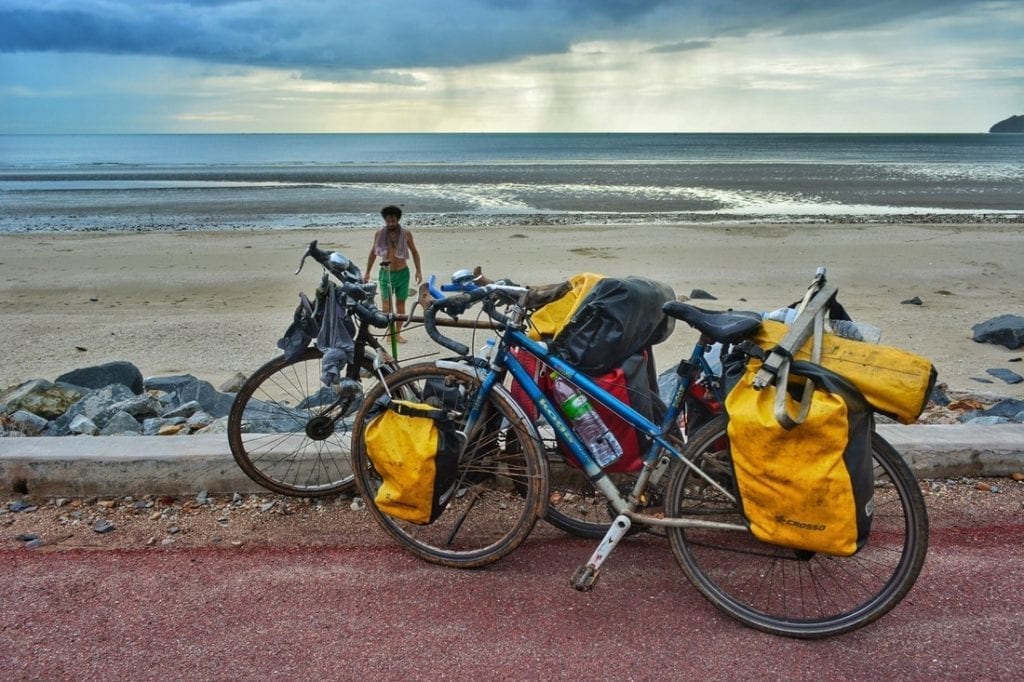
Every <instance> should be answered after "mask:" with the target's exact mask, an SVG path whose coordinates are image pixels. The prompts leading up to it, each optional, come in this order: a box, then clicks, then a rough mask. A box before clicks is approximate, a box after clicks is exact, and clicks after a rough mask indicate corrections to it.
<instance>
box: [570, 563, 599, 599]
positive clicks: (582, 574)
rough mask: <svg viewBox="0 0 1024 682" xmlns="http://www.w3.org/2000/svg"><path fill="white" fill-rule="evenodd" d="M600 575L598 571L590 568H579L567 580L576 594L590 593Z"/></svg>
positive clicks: (587, 566)
mask: <svg viewBox="0 0 1024 682" xmlns="http://www.w3.org/2000/svg"><path fill="white" fill-rule="evenodd" d="M600 574H601V572H600V571H599V570H597V569H596V568H594V567H593V566H590V565H589V564H588V565H586V566H580V567H579V568H577V569H576V572H575V573H573V575H572V578H571V579H570V580H569V584H570V585H572V586H573V587H574V588H575V589H576V591H577V592H590V590H592V589H593V588H594V583H596V582H597V578H598V576H599V575H600Z"/></svg>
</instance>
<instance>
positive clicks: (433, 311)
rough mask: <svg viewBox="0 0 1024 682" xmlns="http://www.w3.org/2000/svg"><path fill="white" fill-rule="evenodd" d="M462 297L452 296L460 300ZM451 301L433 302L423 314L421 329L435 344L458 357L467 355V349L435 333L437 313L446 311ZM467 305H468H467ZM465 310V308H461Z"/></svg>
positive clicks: (439, 333)
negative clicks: (425, 331) (424, 330)
mask: <svg viewBox="0 0 1024 682" xmlns="http://www.w3.org/2000/svg"><path fill="white" fill-rule="evenodd" d="M462 296H463V295H460V296H454V297H452V298H461V297H462ZM451 301H452V299H448V298H445V299H441V300H439V301H434V302H433V303H431V304H430V306H429V307H428V308H427V309H426V310H425V311H424V312H423V328H424V329H426V330H427V336H429V337H430V338H431V339H433V340H434V342H435V343H437V344H439V345H441V346H444V347H445V348H447V349H448V350H450V351H453V352H454V353H456V354H458V355H469V347H468V346H465V345H463V344H461V343H459V342H458V341H456V340H455V339H450V338H448V337H447V336H445V335H444V334H442V333H441V332H439V331H437V321H436V319H435V318H436V317H437V313H438V312H440V311H441V310H447V309H448V305H447V304H449V303H451ZM467 304H468V303H467ZM462 310H465V307H463V308H462Z"/></svg>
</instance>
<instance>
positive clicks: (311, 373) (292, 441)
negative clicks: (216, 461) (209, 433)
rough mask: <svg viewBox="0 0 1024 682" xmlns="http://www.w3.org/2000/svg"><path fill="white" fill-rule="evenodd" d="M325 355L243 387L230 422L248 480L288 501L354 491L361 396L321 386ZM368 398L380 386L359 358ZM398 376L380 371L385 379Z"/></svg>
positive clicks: (263, 370) (303, 358)
mask: <svg viewBox="0 0 1024 682" xmlns="http://www.w3.org/2000/svg"><path fill="white" fill-rule="evenodd" d="M322 358H323V353H321V352H320V351H319V350H317V349H316V348H315V347H311V348H307V349H306V350H305V351H304V352H303V353H302V355H300V356H298V357H297V358H294V359H288V358H286V357H285V356H283V355H282V356H279V357H277V358H274V359H273V360H271V361H270V362H268V363H266V364H265V365H263V366H262V367H260V368H259V369H258V370H256V371H255V372H253V374H252V376H250V377H249V379H248V380H247V381H246V382H245V384H243V386H242V388H241V389H240V390H239V391H238V394H237V395H236V396H235V401H234V403H233V404H232V406H231V412H230V413H229V415H228V444H229V445H230V447H231V454H232V456H233V457H234V458H235V462H237V463H238V466H239V467H240V468H241V469H242V471H244V472H245V473H246V475H247V476H249V478H251V479H252V480H253V481H255V482H256V483H258V484H259V485H261V486H263V487H264V488H266V489H267V490H271V491H273V492H276V493H281V494H282V495H293V496H297V497H318V496H323V495H331V494H336V493H341V492H346V491H349V490H351V489H352V488H354V486H355V478H354V477H353V475H352V467H351V461H350V454H351V447H350V439H351V422H352V417H353V415H354V414H355V413H356V410H358V408H359V406H360V405H361V404H362V396H361V395H355V396H352V397H350V398H339V397H338V396H337V395H335V394H334V392H333V391H332V390H331V389H330V388H328V387H326V386H324V385H323V384H322V383H321V381H320V370H321V366H320V365H321V359H322ZM359 362H360V375H361V376H362V377H363V379H362V381H363V385H364V391H365V390H366V388H367V387H368V385H369V384H371V383H373V382H374V381H375V379H376V376H375V374H374V370H373V359H372V358H370V357H363V358H360V360H359ZM391 371H393V369H392V367H391V366H388V365H385V366H384V367H382V368H381V372H382V373H383V374H385V375H386V374H388V373H390V372H391Z"/></svg>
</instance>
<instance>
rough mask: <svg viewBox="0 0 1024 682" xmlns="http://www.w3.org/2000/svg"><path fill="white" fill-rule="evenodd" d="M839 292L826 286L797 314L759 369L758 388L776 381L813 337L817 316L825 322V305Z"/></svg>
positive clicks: (755, 382) (756, 381)
mask: <svg viewBox="0 0 1024 682" xmlns="http://www.w3.org/2000/svg"><path fill="white" fill-rule="evenodd" d="M838 292H839V290H838V289H836V288H835V287H832V286H825V287H822V288H821V290H820V291H818V293H816V294H814V296H813V297H811V300H810V301H808V302H807V304H806V305H805V306H804V308H803V310H801V311H800V314H799V315H797V318H796V319H795V320H793V324H791V325H790V327H789V332H787V333H786V335H785V336H784V337H782V340H781V341H779V344H778V346H777V347H775V348H774V349H772V351H771V353H769V354H768V357H767V358H766V359H765V361H764V364H763V365H762V366H761V369H760V370H758V372H757V375H756V376H755V377H754V388H755V389H756V390H761V389H762V388H764V387H765V386H769V385H771V384H772V383H774V381H775V378H776V377H777V376H778V374H779V369H780V368H781V367H782V366H783V365H784V364H786V363H788V362H789V360H790V359H791V358H792V357H793V354H794V353H796V352H797V351H798V350H800V349H801V348H802V347H803V345H804V344H805V343H807V339H809V338H810V337H811V334H813V333H814V328H815V318H821V319H820V320H819V324H823V321H824V317H823V315H824V310H825V307H826V306H827V305H828V302H829V301H830V300H831V299H833V298H835V296H836V294H837V293H838Z"/></svg>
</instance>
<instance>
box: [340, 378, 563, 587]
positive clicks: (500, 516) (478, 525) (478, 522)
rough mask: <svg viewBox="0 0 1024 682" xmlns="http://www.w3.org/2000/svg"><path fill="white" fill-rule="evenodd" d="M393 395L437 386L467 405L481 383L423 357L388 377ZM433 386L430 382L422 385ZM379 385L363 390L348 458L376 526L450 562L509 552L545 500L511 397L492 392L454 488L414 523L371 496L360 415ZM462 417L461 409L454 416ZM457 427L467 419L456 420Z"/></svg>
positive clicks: (425, 394) (467, 564)
mask: <svg viewBox="0 0 1024 682" xmlns="http://www.w3.org/2000/svg"><path fill="white" fill-rule="evenodd" d="M386 382H387V386H388V390H390V392H391V395H392V396H394V397H396V398H402V399H405V400H414V401H417V402H427V403H432V401H434V400H435V399H434V398H431V397H429V396H431V395H436V394H437V389H438V387H444V389H443V392H444V395H445V396H446V398H445V400H446V402H447V400H448V397H450V396H452V395H457V396H458V401H459V404H460V405H464V406H468V405H469V403H470V402H471V401H472V399H473V397H474V396H475V394H476V391H477V390H478V389H479V386H480V383H479V381H478V380H477V379H475V378H474V377H472V376H469V375H466V374H462V373H460V372H453V371H450V370H445V369H442V368H438V367H436V366H435V365H433V364H431V363H428V364H422V365H414V366H411V367H405V368H403V369H400V370H398V371H396V372H395V373H394V374H392V375H391V376H389V377H388V378H387V380H386ZM428 386H432V388H428ZM384 391H385V387H384V385H383V384H378V385H377V386H375V387H374V388H373V389H371V390H370V391H369V393H368V394H367V396H366V402H365V403H364V406H363V408H362V409H360V411H359V414H358V415H357V416H356V420H355V424H354V427H353V429H354V430H353V438H352V466H353V469H354V471H355V474H356V485H357V486H358V488H359V491H360V493H361V494H362V496H363V499H364V500H365V502H366V506H367V509H369V510H370V513H371V514H372V515H373V517H374V518H375V519H376V521H377V522H378V523H379V524H380V526H381V527H382V528H383V529H384V530H385V531H386V532H387V533H388V534H389V535H391V536H392V537H393V538H394V539H395V540H397V541H398V543H399V544H401V545H402V546H403V547H405V548H406V549H408V550H409V551H411V552H412V553H413V554H415V555H417V556H419V557H420V558H422V559H425V560H427V561H430V562H432V563H436V564H441V565H443V566H451V567H455V568H475V567H478V566H483V565H486V564H489V563H492V562H494V561H497V560H498V559H500V558H502V557H503V556H505V555H507V554H508V553H509V552H511V551H512V550H514V549H515V548H516V547H518V546H519V544H520V543H521V542H522V541H523V540H525V539H526V537H527V535H529V533H530V531H531V530H532V529H533V526H534V525H535V524H536V522H537V519H538V517H539V516H540V514H541V512H542V510H543V506H544V495H545V493H546V490H547V480H546V473H547V467H546V465H545V464H546V463H545V462H544V460H543V459H542V454H541V453H540V448H539V446H538V444H537V442H536V441H535V440H534V439H533V438H532V437H531V434H530V431H529V429H528V427H527V425H526V424H525V423H524V422H523V421H522V420H521V419H520V418H519V416H518V413H517V412H516V410H515V409H514V407H513V405H512V403H511V402H509V401H508V400H506V399H505V398H504V397H503V396H502V395H500V394H498V393H497V392H491V394H490V395H489V396H488V398H487V402H486V404H485V406H484V414H483V415H482V416H481V419H480V420H479V423H478V424H477V425H476V426H475V427H474V428H473V430H472V431H471V432H469V433H466V447H465V451H464V452H463V454H462V456H461V457H460V460H459V464H458V473H457V476H456V479H457V483H456V484H455V485H456V488H455V490H456V492H455V494H454V495H453V496H452V499H451V500H450V501H449V502H448V504H447V506H446V507H445V509H444V511H443V512H442V513H441V515H440V516H439V517H438V518H437V520H435V521H434V522H433V523H430V524H428V525H417V524H413V523H409V522H407V521H402V520H401V519H396V518H393V517H391V516H388V515H387V514H385V513H383V512H382V511H381V510H380V509H379V508H378V507H377V505H376V504H375V502H374V498H375V497H376V494H377V491H378V489H379V488H380V485H381V479H380V477H379V475H378V474H377V472H376V471H375V469H374V467H373V463H372V462H371V461H370V458H369V457H368V455H367V452H366V445H365V442H364V439H363V436H362V434H363V430H364V428H365V426H366V415H367V412H368V411H369V410H370V408H371V407H372V405H373V403H374V402H376V401H377V400H378V399H380V398H381V397H382V396H383V394H384ZM463 419H465V414H463V415H462V416H460V417H457V421H459V420H463ZM458 426H459V430H461V431H465V428H466V425H465V423H464V422H462V421H459V425H458Z"/></svg>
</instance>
